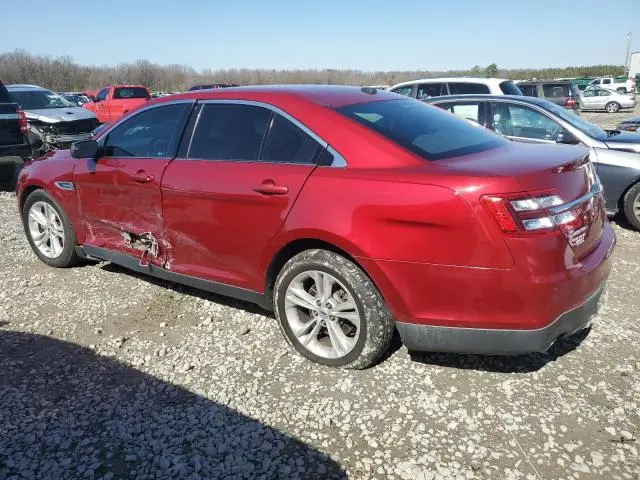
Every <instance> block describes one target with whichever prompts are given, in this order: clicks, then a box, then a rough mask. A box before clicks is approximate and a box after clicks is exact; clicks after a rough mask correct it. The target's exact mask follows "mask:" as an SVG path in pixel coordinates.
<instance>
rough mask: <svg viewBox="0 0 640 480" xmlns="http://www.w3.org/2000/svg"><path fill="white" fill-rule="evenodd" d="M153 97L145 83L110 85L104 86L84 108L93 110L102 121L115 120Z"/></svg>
mask: <svg viewBox="0 0 640 480" xmlns="http://www.w3.org/2000/svg"><path fill="white" fill-rule="evenodd" d="M150 98H151V94H150V93H149V90H147V87H145V86H143V85H110V86H108V87H104V88H102V89H101V90H100V91H99V92H98V94H97V95H96V96H95V97H94V98H93V101H92V102H89V103H85V104H84V105H83V107H84V108H86V109H89V110H91V111H92V112H94V113H95V114H96V117H98V121H99V122H100V123H107V122H113V121H114V120H117V119H118V118H120V117H121V116H123V115H124V114H125V113H127V112H129V111H130V110H133V109H134V108H137V107H138V106H140V105H142V104H143V103H144V102H146V101H147V100H149V99H150Z"/></svg>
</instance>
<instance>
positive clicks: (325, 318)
mask: <svg viewBox="0 0 640 480" xmlns="http://www.w3.org/2000/svg"><path fill="white" fill-rule="evenodd" d="M285 315H286V321H287V322H288V324H289V327H290V328H291V331H292V332H293V335H294V336H295V337H296V339H297V340H298V341H299V342H300V344H301V345H302V346H303V347H304V348H305V349H307V350H308V351H310V352H311V353H313V354H314V355H317V356H319V357H322V358H326V359H336V358H342V357H344V356H345V355H348V354H349V353H350V352H351V351H352V350H353V349H354V347H355V346H356V343H357V342H358V338H359V336H360V331H361V323H362V322H361V319H362V314H361V312H360V309H359V308H358V305H357V303H356V302H355V300H354V298H353V295H352V294H351V293H350V292H349V290H348V289H347V288H346V287H345V286H344V285H343V284H342V283H341V282H340V281H339V280H338V279H337V278H335V277H334V276H333V275H331V274H329V273H327V272H323V271H319V270H308V271H305V272H302V273H300V274H298V275H297V276H296V277H295V278H294V279H293V280H292V281H291V283H290V284H289V286H288V288H287V293H286V297H285Z"/></svg>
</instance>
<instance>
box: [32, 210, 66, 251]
mask: <svg viewBox="0 0 640 480" xmlns="http://www.w3.org/2000/svg"><path fill="white" fill-rule="evenodd" d="M29 235H30V236H31V240H33V244H34V245H35V247H36V248H37V249H38V251H39V252H40V253H42V255H44V256H45V257H47V258H58V257H59V256H60V255H62V252H63V250H64V241H65V240H64V239H65V232H64V226H63V225H62V220H61V219H60V215H58V212H56V210H55V208H53V207H52V206H51V205H50V204H49V203H47V202H42V201H39V202H35V203H34V204H33V205H32V206H31V208H30V209H29Z"/></svg>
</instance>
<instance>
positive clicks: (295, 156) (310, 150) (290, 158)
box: [260, 113, 320, 163]
mask: <svg viewBox="0 0 640 480" xmlns="http://www.w3.org/2000/svg"><path fill="white" fill-rule="evenodd" d="M319 147H320V145H319V144H318V143H317V142H316V141H315V140H314V139H313V138H311V137H310V136H309V135H308V134H307V133H306V132H303V131H302V130H301V129H300V128H299V127H298V126H297V125H294V124H293V123H291V122H290V121H289V120H287V119H286V118H284V117H283V116H282V115H279V114H277V113H275V114H274V115H273V120H272V122H271V127H270V128H269V133H268V134H267V138H266V140H265V142H264V146H263V148H262V154H261V155H260V160H262V161H265V162H279V163H313V160H314V156H315V154H316V152H317V151H318V148H319Z"/></svg>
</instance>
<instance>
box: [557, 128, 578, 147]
mask: <svg viewBox="0 0 640 480" xmlns="http://www.w3.org/2000/svg"><path fill="white" fill-rule="evenodd" d="M556 143H564V144H567V145H577V144H578V143H580V140H578V139H577V138H576V137H575V135H573V134H572V133H571V132H566V131H565V132H561V133H559V134H558V135H557V136H556Z"/></svg>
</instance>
